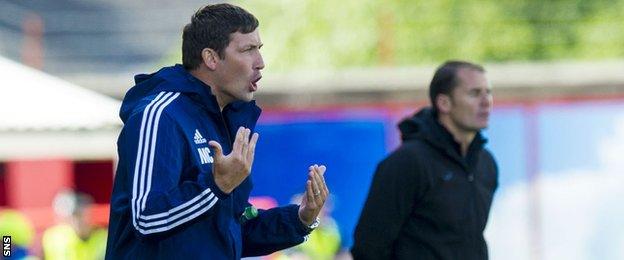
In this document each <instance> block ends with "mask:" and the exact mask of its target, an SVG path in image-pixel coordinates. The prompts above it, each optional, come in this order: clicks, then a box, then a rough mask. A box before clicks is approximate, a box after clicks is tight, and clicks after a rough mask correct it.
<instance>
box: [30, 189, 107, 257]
mask: <svg viewBox="0 0 624 260" xmlns="http://www.w3.org/2000/svg"><path fill="white" fill-rule="evenodd" d="M91 203H92V199H91V197H89V196H88V195H86V194H82V193H75V192H73V191H63V192H60V193H59V194H58V195H57V196H56V197H55V198H54V205H53V207H54V212H55V213H56V214H57V216H59V217H60V218H61V223H60V224H58V225H55V226H53V227H50V228H49V229H47V230H46V231H45V232H44V233H43V242H42V244H43V252H44V256H45V258H46V259H53V260H54V259H69V260H73V259H80V260H88V259H104V253H105V251H106V235H107V233H106V230H104V229H101V228H96V227H93V226H91V223H89V220H88V219H87V214H86V210H87V209H88V208H89V206H91Z"/></svg>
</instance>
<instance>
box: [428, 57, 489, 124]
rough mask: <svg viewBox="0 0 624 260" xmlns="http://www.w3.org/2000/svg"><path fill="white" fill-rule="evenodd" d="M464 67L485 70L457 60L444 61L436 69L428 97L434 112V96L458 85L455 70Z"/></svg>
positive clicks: (450, 90)
mask: <svg viewBox="0 0 624 260" xmlns="http://www.w3.org/2000/svg"><path fill="white" fill-rule="evenodd" d="M464 68H465V69H472V70H476V71H480V72H485V69H483V67H482V66H481V65H478V64H475V63H471V62H467V61H457V60H450V61H446V62H444V64H442V65H441V66H440V67H438V69H437V70H436V72H435V74H434V75H433V79H431V84H429V99H430V101H431V107H432V108H433V111H434V112H435V113H436V114H437V112H438V107H437V106H436V102H435V100H436V98H437V97H438V95H440V94H446V95H450V94H451V92H452V91H453V89H454V88H455V87H457V86H458V85H459V79H458V77H457V72H458V71H459V70H460V69H464Z"/></svg>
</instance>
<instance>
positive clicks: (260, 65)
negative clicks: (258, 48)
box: [254, 53, 264, 70]
mask: <svg viewBox="0 0 624 260" xmlns="http://www.w3.org/2000/svg"><path fill="white" fill-rule="evenodd" d="M254 68H255V69H257V70H261V69H264V59H263V58H262V54H260V53H258V59H257V60H256V66H254Z"/></svg>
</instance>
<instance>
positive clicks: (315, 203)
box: [299, 164, 329, 226]
mask: <svg viewBox="0 0 624 260" xmlns="http://www.w3.org/2000/svg"><path fill="white" fill-rule="evenodd" d="M309 169H310V172H309V173H308V181H307V182H306V191H305V193H304V194H303V198H302V199H301V205H299V219H300V220H301V222H302V223H303V224H304V225H306V226H309V225H311V224H312V223H313V222H314V220H316V217H318V215H319V213H320V212H321V209H322V208H323V205H325V201H326V200H327V196H329V190H328V189H327V185H325V177H323V176H324V175H325V166H324V165H321V166H318V165H316V164H315V165H313V166H310V168H309Z"/></svg>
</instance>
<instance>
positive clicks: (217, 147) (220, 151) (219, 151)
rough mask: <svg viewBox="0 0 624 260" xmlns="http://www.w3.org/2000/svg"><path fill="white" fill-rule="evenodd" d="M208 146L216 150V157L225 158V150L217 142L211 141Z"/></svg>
mask: <svg viewBox="0 0 624 260" xmlns="http://www.w3.org/2000/svg"><path fill="white" fill-rule="evenodd" d="M208 145H209V146H210V147H212V149H213V150H214V154H215V157H217V158H221V157H222V156H223V149H222V148H221V145H220V144H219V143H218V142H217V141H210V142H208Z"/></svg>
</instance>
